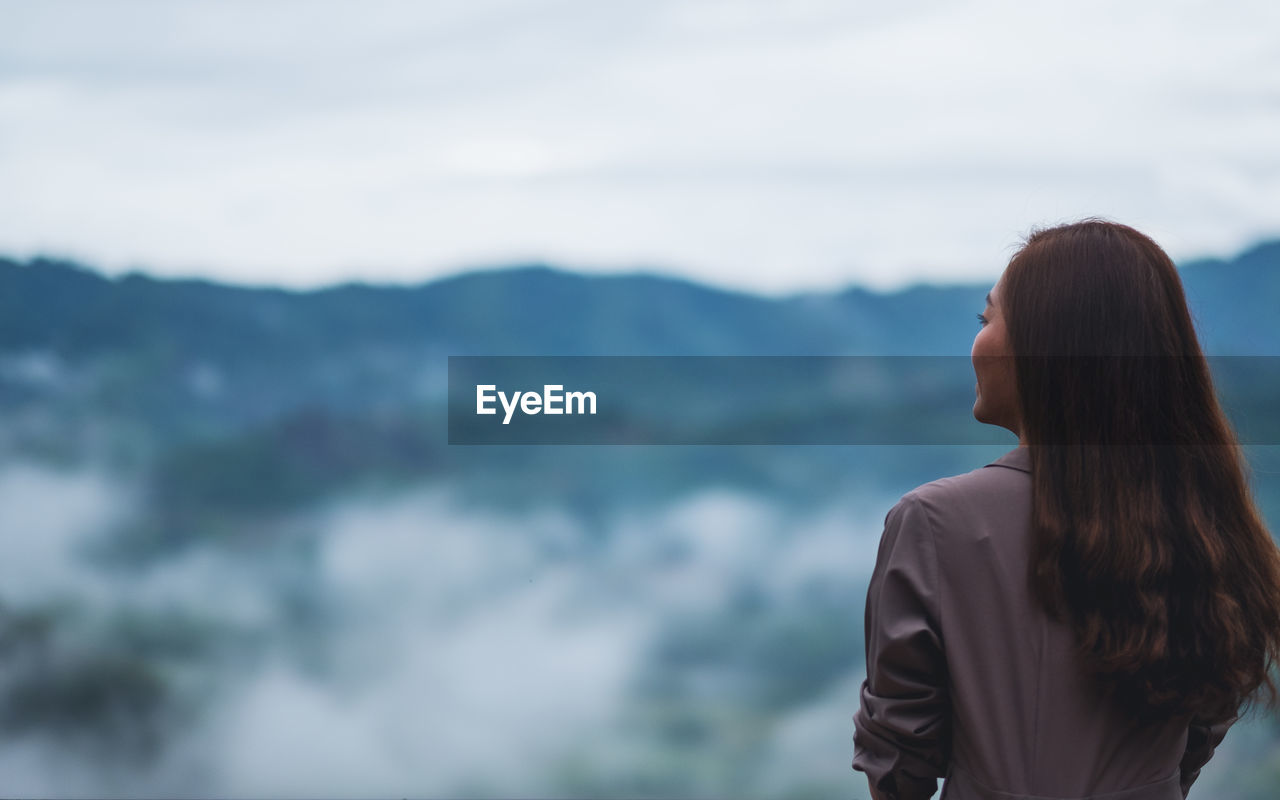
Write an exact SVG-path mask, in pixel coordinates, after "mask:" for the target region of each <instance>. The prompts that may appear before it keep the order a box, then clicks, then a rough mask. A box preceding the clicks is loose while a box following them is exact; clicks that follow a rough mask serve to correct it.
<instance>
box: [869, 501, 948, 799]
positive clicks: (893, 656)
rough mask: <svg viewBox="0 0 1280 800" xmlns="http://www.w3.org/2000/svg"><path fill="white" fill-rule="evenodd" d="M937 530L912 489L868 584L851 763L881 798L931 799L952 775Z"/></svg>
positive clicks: (895, 513)
mask: <svg viewBox="0 0 1280 800" xmlns="http://www.w3.org/2000/svg"><path fill="white" fill-rule="evenodd" d="M933 537H934V532H933V526H932V524H931V522H930V518H929V514H928V511H927V509H926V508H925V506H924V505H923V502H922V500H921V499H920V498H919V497H918V496H916V495H914V494H912V493H910V492H908V493H907V494H906V495H904V496H903V498H902V499H901V500H900V501H899V502H898V504H897V505H895V506H894V507H893V508H892V509H890V511H889V513H888V514H887V515H886V516H885V530H884V534H883V536H882V537H881V540H880V550H879V553H878V554H877V557H876V567H875V570H874V572H873V573H872V575H871V583H870V585H869V586H868V589H867V607H866V622H865V626H866V627H865V636H866V654H867V679H866V680H865V681H864V682H863V684H862V690H861V694H860V704H859V708H858V711H857V713H855V714H854V737H853V738H854V744H855V754H854V760H853V768H854V769H857V770H862V771H864V772H866V773H867V778H868V780H869V781H870V785H871V788H872V791H873V795H872V796H873V797H876V798H877V800H917V798H921V799H923V798H928V797H930V796H932V795H933V793H934V792H935V791H937V788H938V779H939V778H942V777H944V776H945V775H946V768H947V762H948V760H949V758H950V715H951V704H950V697H949V695H948V693H947V669H946V658H945V656H944V654H943V650H942V634H941V624H940V619H939V610H938V595H937V587H938V563H937V552H936V550H935V548H934V538H933Z"/></svg>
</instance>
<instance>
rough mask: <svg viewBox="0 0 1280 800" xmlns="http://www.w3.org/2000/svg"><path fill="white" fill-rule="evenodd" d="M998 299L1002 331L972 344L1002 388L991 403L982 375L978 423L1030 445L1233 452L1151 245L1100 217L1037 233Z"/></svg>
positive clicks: (1185, 321)
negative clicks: (1191, 444) (1223, 447)
mask: <svg viewBox="0 0 1280 800" xmlns="http://www.w3.org/2000/svg"><path fill="white" fill-rule="evenodd" d="M989 301H990V303H991V304H993V305H994V307H992V306H991V305H989V307H988V310H987V311H986V312H984V314H990V315H993V316H994V318H993V319H992V323H994V324H992V323H988V324H987V325H986V326H984V328H983V330H982V331H981V332H979V334H978V338H977V339H976V340H975V341H974V368H975V370H979V369H980V366H981V365H982V361H986V362H987V363H986V364H985V371H986V373H987V374H988V375H990V376H992V381H991V382H992V384H993V388H992V390H991V392H990V393H991V394H992V397H991V398H990V401H989V402H988V403H985V404H984V403H983V400H984V398H983V395H984V394H987V387H986V386H985V385H984V380H983V377H984V376H983V374H982V372H981V371H980V372H979V381H978V383H979V402H978V403H977V404H976V405H975V408H974V414H975V416H977V417H978V419H979V420H981V421H987V420H984V419H983V418H982V416H979V412H980V411H985V412H987V414H988V415H989V416H990V415H992V414H994V415H995V416H996V417H997V419H996V421H995V424H1002V425H1004V426H1005V427H1009V425H1007V424H1004V422H1002V421H1000V420H1001V419H1004V420H1013V421H1016V423H1017V424H1018V429H1017V432H1018V433H1019V434H1020V436H1021V437H1022V438H1023V439H1024V440H1025V441H1026V442H1027V443H1032V444H1049V443H1060V444H1080V443H1085V442H1098V443H1107V444H1128V443H1135V442H1151V443H1163V444H1174V443H1180V442H1187V441H1196V442H1202V443H1205V442H1210V441H1212V442H1215V443H1219V444H1226V443H1228V439H1227V438H1226V437H1227V436H1228V434H1227V432H1226V431H1224V430H1218V429H1216V427H1217V426H1215V425H1213V424H1212V423H1213V419H1212V417H1213V414H1212V406H1213V405H1214V402H1213V398H1212V390H1211V383H1210V377H1209V373H1208V369H1207V364H1206V363H1205V361H1204V357H1203V355H1202V353H1201V350H1200V345H1199V343H1198V341H1197V339H1196V333H1195V328H1194V327H1193V325H1192V322H1191V315H1190V313H1189V312H1188V309H1187V302H1186V298H1185V296H1184V293H1183V290H1182V282H1181V280H1180V279H1179V277H1178V272H1177V269H1176V268H1175V267H1174V265H1173V262H1172V261H1171V260H1170V259H1169V256H1168V255H1166V254H1165V252H1164V251H1163V250H1162V249H1161V248H1160V246H1159V245H1157V244H1156V243H1155V242H1154V241H1152V240H1151V239H1150V238H1149V237H1147V236H1145V235H1143V234H1142V233H1139V232H1138V231H1136V230H1134V229H1133V228H1130V227H1129V226H1127V225H1120V224H1118V223H1114V222H1106V221H1103V220H1097V219H1089V220H1085V221H1083V222H1077V223H1073V224H1069V225H1062V226H1059V227H1055V228H1048V229H1044V230H1040V231H1037V232H1035V233H1033V234H1032V235H1031V236H1030V237H1029V238H1028V239H1027V241H1026V243H1025V245H1024V246H1023V247H1022V249H1021V250H1019V251H1018V253H1017V254H1016V255H1015V256H1014V257H1013V258H1012V259H1011V260H1010V262H1009V265H1008V267H1007V268H1006V269H1005V271H1004V274H1003V275H1002V276H1001V278H1000V280H999V281H998V282H997V283H996V285H995V287H993V290H992V292H991V295H990V296H989ZM984 337H986V338H985V339H984ZM980 347H982V348H985V349H984V350H983V351H982V352H979V351H980ZM997 351H999V352H997ZM987 354H990V355H993V356H994V355H999V356H1003V357H1002V358H989V359H982V358H981V356H983V355H987ZM1006 382H1008V383H1012V384H1013V386H1012V387H1008V388H1006V387H1005V383H1006ZM1153 404H1154V405H1157V406H1160V407H1163V408H1164V409H1165V411H1166V413H1165V414H1160V415H1151V414H1148V413H1146V412H1147V411H1148V410H1149V409H1150V408H1151V407H1152V406H1153ZM1206 424H1207V425H1208V429H1204V426H1205V425H1206Z"/></svg>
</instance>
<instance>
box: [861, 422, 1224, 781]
mask: <svg viewBox="0 0 1280 800" xmlns="http://www.w3.org/2000/svg"><path fill="white" fill-rule="evenodd" d="M1030 470H1031V459H1030V455H1029V450H1028V448H1027V447H1018V448H1016V449H1014V450H1012V451H1011V452H1009V453H1007V454H1006V455H1004V456H1002V457H1000V458H999V459H997V460H996V461H994V462H992V463H991V464H988V465H987V466H986V467H983V468H981V469H977V470H974V471H972V472H969V473H966V474H964V475H958V476H955V477H950V478H943V479H941V480H937V481H934V482H932V483H928V484H925V485H923V486H920V487H918V488H917V489H915V490H913V491H911V492H908V493H907V494H906V495H904V496H903V498H902V500H901V501H900V502H899V503H898V504H897V505H896V506H894V508H893V509H892V510H891V511H890V512H889V514H888V515H887V517H886V525H885V533H884V537H883V539H882V541H881V552H880V555H879V558H878V561H877V567H876V571H875V574H874V575H873V578H872V582H871V586H870V588H869V591H868V597H867V609H866V637H867V669H868V678H867V682H866V683H864V684H863V694H862V706H861V708H860V709H859V711H858V713H857V715H856V716H855V724H856V731H857V732H856V734H855V742H856V744H857V755H856V758H855V760H854V767H855V768H857V769H862V770H864V771H866V772H867V773H868V777H869V778H871V782H872V785H873V786H880V787H883V788H885V789H886V790H889V788H890V787H891V786H896V791H897V796H899V797H901V798H903V799H904V800H906V798H913V797H928V796H929V795H930V794H932V793H933V791H934V789H935V788H936V782H935V779H936V777H940V776H946V777H947V781H946V783H945V784H944V789H943V795H942V796H943V797H944V798H948V800H968V798H988V797H993V798H1001V800H1011V799H1012V798H1023V797H1035V798H1086V797H1099V796H1105V797H1106V798H1107V800H1165V799H1166V798H1167V799H1168V800H1180V798H1182V797H1183V796H1184V793H1185V786H1186V785H1189V782H1190V781H1191V780H1194V778H1195V774H1196V772H1197V771H1198V768H1199V767H1200V766H1201V765H1202V764H1203V763H1204V762H1205V761H1207V760H1208V757H1209V755H1210V754H1211V753H1212V748H1213V747H1214V746H1216V744H1217V743H1218V742H1220V741H1221V739H1222V736H1223V734H1224V733H1225V730H1226V726H1227V724H1221V725H1218V726H1216V727H1215V728H1214V729H1213V730H1212V731H1211V732H1208V734H1207V736H1206V732H1205V731H1204V730H1194V731H1192V732H1191V736H1190V741H1189V737H1188V723H1189V719H1188V718H1187V717H1185V716H1183V717H1174V718H1164V719H1163V720H1161V721H1157V722H1155V723H1139V722H1137V721H1135V719H1134V718H1133V716H1132V715H1131V714H1128V713H1126V712H1125V711H1123V710H1122V709H1121V708H1120V707H1118V705H1117V704H1116V702H1115V701H1114V698H1112V697H1110V696H1109V694H1108V692H1107V691H1106V690H1105V689H1104V688H1103V687H1102V685H1101V684H1099V683H1098V682H1097V681H1096V680H1093V679H1091V678H1090V677H1089V673H1088V671H1087V670H1086V669H1084V668H1083V667H1082V665H1081V664H1080V663H1079V662H1078V661H1077V658H1078V656H1077V655H1076V646H1075V640H1074V636H1073V633H1072V631H1071V629H1070V628H1069V627H1067V626H1066V625H1064V624H1063V623H1060V622H1057V621H1055V620H1052V619H1050V618H1049V616H1048V615H1047V614H1045V613H1044V612H1043V611H1042V610H1041V609H1040V606H1039V604H1038V603H1036V602H1035V601H1034V598H1032V597H1031V595H1030V589H1029V585H1028V581H1027V574H1028V559H1029V557H1030V546H1031V490H1032V485H1031V474H1030ZM1228 724H1229V723H1228ZM1189 744H1190V747H1191V752H1188V745H1189ZM890 776H891V777H892V781H893V783H892V784H889V783H879V781H881V780H884V779H886V778H889V777H890ZM1116 792H1123V793H1122V794H1115V793H1116ZM886 794H888V791H886ZM890 796H892V795H890Z"/></svg>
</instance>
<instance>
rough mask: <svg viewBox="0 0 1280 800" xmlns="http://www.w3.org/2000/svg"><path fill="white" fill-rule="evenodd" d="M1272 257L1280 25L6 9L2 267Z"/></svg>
mask: <svg viewBox="0 0 1280 800" xmlns="http://www.w3.org/2000/svg"><path fill="white" fill-rule="evenodd" d="M1085 215H1103V216H1108V217H1111V218H1114V219H1117V220H1120V221H1123V222H1127V223H1130V224H1133V225H1135V226H1137V227H1139V228H1141V229H1143V230H1145V231H1147V232H1149V233H1151V234H1152V235H1153V236H1155V237H1156V239H1157V240H1158V241H1160V242H1161V243H1162V244H1164V245H1165V247H1166V248H1167V249H1168V250H1169V251H1170V252H1171V254H1173V255H1174V257H1175V258H1188V257H1192V256H1198V255H1205V254H1215V255H1225V256H1229V255H1233V254H1235V253H1236V252H1238V251H1239V250H1240V249H1242V248H1243V247H1245V246H1247V245H1248V244H1250V243H1252V242H1254V241H1256V240H1258V239H1259V238H1263V237H1267V236H1277V235H1280V4H1277V3H1275V2H1272V1H1271V0H1259V1H1258V2H1251V3H1250V2H1216V3H1208V2H1202V3H1189V2H1171V1H1170V0H1159V1H1158V2H1156V1H1155V0H1143V1H1141V2H1126V3H1113V2H1092V0H1077V2H1073V3H1070V4H1056V3H1055V4H1040V3H1026V2H1018V3H1015V2H993V1H991V0H974V1H973V2H945V3H928V2H923V3H922V2H892V3H890V2H882V3H863V2H851V0H772V1H771V2H753V1H752V0H732V2H695V1H694V0H643V2H621V1H620V0H618V1H613V0H611V1H610V2H602V1H601V0H565V2H536V3H534V2H514V1H513V0H439V1H438V2H431V1H429V0H428V1H427V2H370V1H369V0H362V2H332V1H331V0H306V1H305V2H281V1H276V2H170V1H169V0H155V1H154V2H91V1H85V2H61V1H57V0H41V1H40V2H16V1H10V0H0V253H3V254H8V255H11V256H27V255H30V254H33V253H37V252H45V253H51V254H59V255H67V256H71V257H75V258H78V259H81V260H85V261H87V262H89V263H91V264H94V265H97V266H100V267H102V268H105V269H107V270H109V271H112V272H119V271H122V270H125V269H129V268H141V269H144V270H146V271H149V272H152V273H156V274H163V275H205V276H211V277H215V278H218V279H222V280H229V281H235V282H246V283H256V284H261V283H280V284H285V285H290V286H314V285H319V284H324V283H329V282H334V281H338V280H345V279H353V278H354V279H363V280H371V281H378V282H385V281H396V282H406V281H407V282H418V281H422V280H426V279H430V278H432V277H436V276H439V275H443V274H451V273H455V272H458V271H460V270H462V269H465V268H468V267H473V266H489V265H498V264H502V263H507V262H512V261H527V260H531V259H537V260H546V261H552V262H555V263H559V264H562V265H564V266H567V267H570V268H574V269H581V270H589V271H618V270H633V269H651V270H654V271H660V272H663V273H669V274H678V275H683V276H687V277H690V278H693V279H696V280H701V281H705V282H709V283H712V284H716V285H722V286H734V287H739V288H745V289H750V290H754V291H763V292H769V293H777V292H786V291H795V290H800V289H809V288H827V287H834V286H841V285H846V284H849V283H862V284H864V285H869V286H872V287H877V288H890V287H897V286H901V285H904V284H907V283H911V282H915V281H919V280H941V281H958V280H970V279H978V280H986V279H994V277H995V276H996V275H998V273H999V271H1000V269H1001V268H1002V267H1003V265H1004V263H1005V262H1006V261H1007V259H1008V256H1009V255H1010V252H1011V250H1012V247H1013V246H1014V245H1016V243H1017V242H1018V240H1019V238H1020V237H1021V236H1022V235H1024V234H1025V233H1027V232H1028V230H1029V229H1030V228H1031V226H1033V225H1038V224H1041V225H1042V224H1050V223H1054V222H1059V221H1065V220H1070V219H1075V218H1079V217H1081V216H1085Z"/></svg>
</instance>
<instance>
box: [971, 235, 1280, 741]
mask: <svg viewBox="0 0 1280 800" xmlns="http://www.w3.org/2000/svg"><path fill="white" fill-rule="evenodd" d="M992 300H993V301H994V305H995V306H996V313H997V314H998V315H999V317H1000V328H998V329H991V328H990V326H988V327H986V328H984V329H983V331H982V332H981V333H980V334H979V338H978V340H975V342H974V351H975V352H974V356H975V369H978V365H979V362H980V359H979V357H980V356H982V355H996V354H1000V353H1007V354H1008V355H1011V356H1012V357H1011V358H1009V357H1007V356H1006V357H1004V358H1001V359H999V361H1003V362H1004V363H1005V364H1006V365H1009V367H1010V368H1009V369H1007V370H1006V371H1007V373H1008V374H1009V375H1011V376H1012V377H1011V380H1010V381H1009V382H1011V383H1012V384H1013V386H1014V387H1015V389H1014V390H1013V391H1008V390H1007V389H1005V390H1001V389H1000V387H1001V383H1000V379H999V376H1001V375H1002V374H1004V372H1002V370H1001V369H993V368H991V367H990V366H988V367H987V370H986V376H987V379H988V380H992V381H993V382H992V383H991V386H992V387H994V388H992V389H991V390H990V391H991V394H992V397H990V398H983V397H982V395H984V394H986V393H987V392H988V386H987V384H985V383H984V382H983V380H984V377H983V373H982V372H979V384H980V388H979V402H978V404H977V405H975V412H974V413H975V415H977V414H978V412H979V410H980V409H981V410H983V411H984V413H988V414H991V415H993V416H994V417H999V418H1002V419H1005V420H1015V421H1016V424H1017V430H1018V432H1019V434H1020V438H1021V439H1022V440H1023V442H1024V443H1025V444H1027V445H1028V446H1029V447H1030V450H1031V463H1032V517H1033V518H1032V537H1033V538H1032V547H1031V564H1030V569H1029V579H1030V580H1031V582H1032V591H1033V592H1034V593H1035V596H1036V597H1037V598H1038V599H1039V600H1040V602H1041V603H1042V604H1043V605H1044V606H1045V608H1046V610H1048V611H1049V613H1051V614H1053V615H1054V616H1056V617H1058V618H1059V619H1063V620H1065V621H1066V622H1067V623H1068V624H1070V625H1071V626H1072V628H1073V629H1074V630H1075V632H1076V635H1077V642H1078V644H1079V647H1080V651H1081V655H1082V657H1083V658H1084V660H1085V663H1087V664H1089V665H1090V666H1091V667H1092V668H1093V670H1094V671H1095V672H1096V673H1097V674H1098V675H1100V676H1102V677H1103V678H1105V679H1107V680H1109V681H1111V682H1112V683H1113V685H1115V686H1116V688H1117V689H1118V696H1119V697H1120V698H1121V699H1122V700H1123V701H1125V702H1128V703H1131V704H1132V705H1133V707H1134V708H1135V709H1137V710H1140V711H1158V712H1172V713H1181V712H1185V713H1191V714H1196V715H1199V716H1202V717H1203V716H1221V715H1223V714H1227V713H1230V712H1232V711H1233V710H1234V709H1235V708H1236V707H1238V706H1239V704H1240V703H1241V702H1243V701H1245V700H1247V699H1248V698H1250V697H1251V696H1252V694H1253V693H1254V692H1255V691H1256V690H1257V689H1258V688H1259V687H1260V686H1262V685H1264V684H1266V685H1268V686H1270V687H1272V688H1273V692H1272V695H1271V696H1272V699H1273V700H1274V698H1275V692H1274V684H1272V683H1271V682H1270V681H1269V677H1268V669H1269V667H1270V665H1271V664H1273V663H1275V662H1276V660H1277V659H1280V550H1278V549H1277V547H1276V544H1275V543H1274V542H1273V541H1272V539H1271V536H1270V534H1269V532H1268V531H1267V529H1266V527H1265V525H1264V524H1263V522H1262V518H1261V515H1260V514H1259V513H1258V510H1257V508H1256V507H1255V505H1254V502H1253V499H1252V496H1251V493H1250V491H1249V487H1248V481H1247V478H1246V472H1245V465H1244V462H1243V459H1242V458H1241V455H1240V453H1239V448H1238V446H1236V441H1235V437H1234V433H1233V431H1232V429H1231V426H1230V423H1229V422H1228V420H1227V418H1226V417H1225V416H1224V414H1223V413H1222V410H1221V407H1220V406H1219V404H1218V401H1217V397H1216V394H1215V392H1214V389H1213V384H1212V380H1211V375H1210V372H1209V368H1208V364H1207V362H1206V360H1205V358H1204V355H1203V354H1202V352H1201V350H1200V345H1199V343H1198V342H1197V340H1196V336H1195V330H1194V328H1193V326H1192V323H1191V316H1190V314H1189V313H1188V310H1187V304H1186V299H1185V296H1184V293H1183V290H1182V284H1181V281H1180V279H1179V277H1178V273H1177V270H1176V269H1175V268H1174V266H1173V263H1172V262H1171V261H1170V260H1169V257H1168V256H1167V255H1166V254H1165V253H1164V251H1163V250H1161V249H1160V247H1159V246H1158V245H1156V243H1155V242H1153V241H1152V240H1151V239H1149V238H1148V237H1146V236H1144V235H1143V234H1141V233H1139V232H1138V231H1136V230H1134V229H1132V228H1130V227H1127V226H1124V225H1119V224H1116V223H1112V222H1105V221H1100V220H1086V221H1084V222H1079V223H1074V224H1070V225H1063V226H1060V227H1056V228H1050V229H1047V230H1042V231H1038V232H1036V233H1034V234H1033V235H1032V236H1031V237H1030V238H1029V239H1028V240H1027V242H1026V245H1025V246H1024V247H1023V248H1022V249H1021V250H1020V251H1019V252H1018V253H1017V254H1016V255H1015V256H1014V257H1013V259H1012V260H1011V261H1010V263H1009V266H1008V267H1007V268H1006V270H1005V272H1004V274H1003V275H1002V276H1001V278H1000V281H999V282H998V283H997V285H996V287H995V291H994V292H993V293H992ZM988 330H992V333H991V334H988ZM984 337H986V338H984ZM1002 348H1003V349H1002ZM1010 362H1011V364H1010ZM992 363H996V362H994V361H993V362H992ZM992 376H995V378H994V379H993V378H992ZM1001 391H1003V392H1004V395H1003V399H1002V395H1001ZM984 400H990V401H991V402H990V404H984ZM1002 404H1003V407H1004V408H1005V410H1004V411H1003V412H1001V411H999V410H998V409H1000V408H1001V407H1002ZM1009 407H1012V408H1013V409H1015V410H1016V413H1014V412H1013V411H1010V410H1008V409H1009ZM992 409H997V410H995V411H992ZM1001 414H1003V416H1001ZM979 418H980V419H981V417H979ZM996 424H1004V423H1003V422H999V421H998V420H997V423H996ZM1006 427H1007V426H1006Z"/></svg>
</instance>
